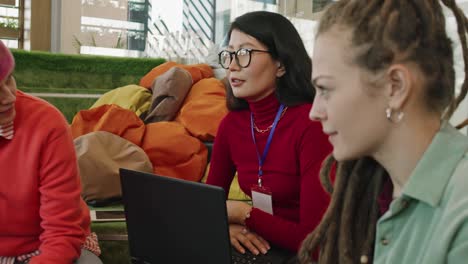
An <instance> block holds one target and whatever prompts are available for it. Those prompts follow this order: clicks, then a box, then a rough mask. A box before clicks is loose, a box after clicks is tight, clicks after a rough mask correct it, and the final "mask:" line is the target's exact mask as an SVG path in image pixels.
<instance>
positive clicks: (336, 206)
mask: <svg viewBox="0 0 468 264" xmlns="http://www.w3.org/2000/svg"><path fill="white" fill-rule="evenodd" d="M442 2H443V4H444V5H445V6H447V7H448V8H450V9H451V10H452V11H453V13H454V14H455V18H456V21H457V24H458V33H459V35H460V39H461V43H462V47H463V59H464V62H465V71H466V69H467V63H468V60H467V59H468V55H467V43H466V35H465V34H466V30H467V28H466V24H465V23H466V21H467V19H466V17H465V16H464V14H463V13H462V12H461V10H460V9H459V8H458V6H457V5H456V3H455V1H454V0H444V1H442ZM312 61H313V69H314V70H313V73H312V79H313V84H314V87H315V89H316V92H317V93H316V96H315V99H314V103H313V107H312V109H311V112H310V118H311V119H314V120H319V121H321V123H322V126H323V129H324V132H325V133H326V134H328V135H329V140H330V142H331V143H332V145H333V147H334V150H333V153H332V155H331V156H329V157H328V158H327V159H326V161H325V162H324V165H323V168H322V171H321V180H322V182H323V184H324V186H325V187H326V188H327V189H328V190H329V192H330V193H331V194H332V200H331V203H330V206H329V208H328V209H327V212H326V213H325V215H324V217H323V218H322V221H321V223H320V224H319V226H318V227H317V228H316V229H315V230H314V231H313V232H312V233H311V234H309V236H308V237H307V238H306V239H305V240H304V241H303V244H302V248H301V250H300V253H299V255H298V257H299V260H300V262H301V263H310V256H311V252H313V250H314V249H316V248H318V247H319V248H320V256H319V263H320V264H328V263H333V264H334V263H340V264H343V263H344V264H346V263H371V262H373V263H389V264H390V263H425V264H426V263H466V261H467V259H468V192H467V189H466V186H467V185H468V138H467V137H466V136H464V135H462V134H461V133H459V132H458V131H457V130H456V129H455V128H454V127H452V126H451V125H450V124H449V123H448V122H447V119H448V118H449V117H450V116H451V114H452V113H453V112H454V110H455V109H456V108H457V106H458V104H459V103H460V102H461V101H462V100H463V98H464V97H465V95H466V93H467V89H468V86H467V82H466V80H467V76H468V74H466V73H465V82H464V83H463V86H462V91H461V93H460V95H459V96H458V97H455V87H454V86H455V73H454V68H453V51H452V47H451V41H450V40H449V38H448V36H447V33H446V30H445V18H444V15H443V12H442V4H441V3H439V2H438V1H436V0H369V1H362V0H341V1H338V2H335V3H334V4H332V5H331V6H330V7H329V8H328V9H327V11H325V13H324V14H323V16H322V17H321V21H320V24H319V28H318V32H317V36H316V41H315V46H314V56H313V60H312ZM335 166H336V178H335V180H334V182H333V184H332V183H331V180H330V177H329V175H330V171H331V170H332V168H334V167H335ZM387 191H388V192H387ZM387 194H388V197H387ZM386 201H387V202H386Z"/></svg>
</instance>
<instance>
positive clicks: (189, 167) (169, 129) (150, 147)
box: [141, 121, 208, 181]
mask: <svg viewBox="0 0 468 264" xmlns="http://www.w3.org/2000/svg"><path fill="white" fill-rule="evenodd" d="M141 148H143V150H144V151H145V152H146V154H147V155H148V157H149V159H150V160H151V163H152V164H153V169H154V173H155V174H159V175H165V176H169V177H175V178H180V179H185V180H190V181H200V179H201V178H202V177H203V173H204V171H205V168H206V164H207V157H208V150H207V149H206V146H205V145H204V144H203V143H202V142H200V140H198V139H196V138H194V137H192V136H190V135H189V133H187V131H186V130H185V128H184V127H183V126H182V125H181V124H179V123H176V122H166V121H161V122H156V123H151V124H147V125H146V133H145V136H144V138H143V142H142V145H141Z"/></svg>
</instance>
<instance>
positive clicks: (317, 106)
mask: <svg viewBox="0 0 468 264" xmlns="http://www.w3.org/2000/svg"><path fill="white" fill-rule="evenodd" d="M325 117H326V115H325V109H324V107H323V106H322V105H321V102H320V100H318V99H317V96H315V99H314V103H313V104H312V108H311V109H310V112H309V119H310V120H312V121H323V120H324V119H325Z"/></svg>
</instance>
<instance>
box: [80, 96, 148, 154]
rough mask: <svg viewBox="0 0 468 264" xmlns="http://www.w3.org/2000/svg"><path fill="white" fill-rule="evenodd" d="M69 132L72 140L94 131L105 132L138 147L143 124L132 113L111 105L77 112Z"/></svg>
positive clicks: (143, 128)
mask: <svg viewBox="0 0 468 264" xmlns="http://www.w3.org/2000/svg"><path fill="white" fill-rule="evenodd" d="M71 130H72V135H73V139H75V138H77V137H79V136H82V135H85V134H87V133H91V132H94V131H107V132H110V133H112V134H115V135H118V136H120V137H123V138H125V139H127V140H128V141H130V142H132V143H133V144H136V145H137V146H140V145H141V141H142V139H143V135H144V133H145V124H144V123H143V121H141V119H140V118H139V117H138V116H137V115H136V114H135V113H134V112H133V111H131V110H128V109H124V108H122V107H120V106H117V105H114V104H111V105H102V106H99V107H96V108H93V109H89V110H81V111H79V112H78V113H77V114H76V115H75V117H74V118H73V121H72V124H71Z"/></svg>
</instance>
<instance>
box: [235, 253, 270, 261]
mask: <svg viewBox="0 0 468 264" xmlns="http://www.w3.org/2000/svg"><path fill="white" fill-rule="evenodd" d="M233 251H234V252H233V253H232V264H272V262H271V261H270V260H269V258H268V257H267V256H265V255H257V256H256V255H254V254H252V253H251V252H250V251H247V252H246V253H245V254H241V253H239V252H237V251H235V250H233Z"/></svg>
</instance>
